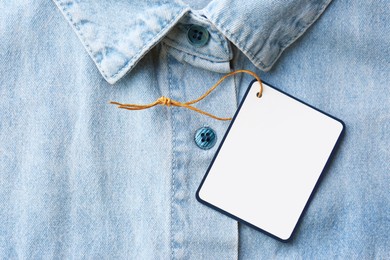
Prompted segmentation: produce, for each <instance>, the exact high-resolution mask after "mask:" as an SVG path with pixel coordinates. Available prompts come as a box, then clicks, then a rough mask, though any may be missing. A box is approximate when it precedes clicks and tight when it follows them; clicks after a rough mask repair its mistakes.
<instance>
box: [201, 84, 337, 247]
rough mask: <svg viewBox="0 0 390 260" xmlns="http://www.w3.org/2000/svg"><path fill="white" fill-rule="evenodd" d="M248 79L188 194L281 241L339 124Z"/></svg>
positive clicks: (325, 157)
mask: <svg viewBox="0 0 390 260" xmlns="http://www.w3.org/2000/svg"><path fill="white" fill-rule="evenodd" d="M263 85H264V90H263V95H262V97H261V98H258V97H257V96H256V93H257V92H258V91H259V83H258V82H257V81H255V82H254V83H253V84H252V85H251V86H250V87H249V88H248V91H247V93H246V95H245V97H244V98H243V101H242V103H241V105H240V108H239V109H238V111H237V113H236V115H235V116H234V119H233V121H232V123H231V125H230V127H229V129H228V131H227V133H226V135H225V137H224V138H223V140H222V142H221V145H220V147H219V148H218V150H217V153H216V155H215V157H214V159H213V161H212V163H211V165H210V167H209V169H208V171H207V173H206V175H205V177H204V179H203V180H202V183H201V184H200V186H199V189H198V191H197V193H196V197H197V199H198V200H199V201H200V202H202V203H204V204H206V205H208V206H211V207H212V208H214V209H216V210H218V211H220V212H222V213H224V214H226V215H228V216H230V217H233V218H234V219H236V220H238V221H241V222H244V223H246V224H249V225H250V226H252V227H254V228H258V229H260V230H261V231H265V232H266V233H268V234H271V235H273V236H275V237H277V238H279V239H281V240H283V241H286V240H288V239H289V238H290V237H291V235H292V233H293V230H294V228H295V226H296V224H297V222H298V220H299V218H300V216H301V213H302V212H303V210H304V208H305V205H306V204H307V202H308V200H309V198H310V196H311V194H312V191H313V189H314V187H315V186H316V183H317V181H318V179H319V177H320V175H321V173H322V171H323V169H324V167H325V165H326V163H327V161H328V159H329V157H330V155H331V153H332V151H333V149H334V147H335V146H336V143H337V141H338V140H339V137H340V135H341V133H342V131H343V128H344V124H343V123H342V122H341V121H340V120H338V119H335V118H333V117H331V116H329V115H326V114H325V113H323V112H320V111H318V110H316V109H314V108H312V107H310V106H309V105H307V104H304V103H303V102H301V101H299V100H297V99H295V98H292V97H291V96H289V95H287V94H285V93H283V92H281V91H279V90H276V89H274V88H272V87H270V86H269V85H267V84H263Z"/></svg>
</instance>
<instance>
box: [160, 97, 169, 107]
mask: <svg viewBox="0 0 390 260" xmlns="http://www.w3.org/2000/svg"><path fill="white" fill-rule="evenodd" d="M157 101H158V102H159V103H160V104H161V105H163V106H167V107H170V106H171V104H172V100H171V99H170V98H169V97H165V96H162V97H160V98H159V99H157Z"/></svg>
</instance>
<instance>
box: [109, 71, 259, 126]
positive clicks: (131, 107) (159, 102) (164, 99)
mask: <svg viewBox="0 0 390 260" xmlns="http://www.w3.org/2000/svg"><path fill="white" fill-rule="evenodd" d="M238 73H246V74H249V75H251V76H253V77H254V78H255V79H256V80H257V81H258V82H259V83H260V90H259V92H258V93H257V97H259V98H260V97H261V95H262V93H263V84H262V82H261V80H260V78H259V77H258V76H257V75H256V73H254V72H253V71H250V70H236V71H233V72H230V73H228V74H226V75H225V76H223V77H222V78H221V79H220V80H218V82H217V83H215V84H214V86H212V87H211V88H210V89H209V90H207V91H206V92H205V93H204V94H203V95H202V96H200V97H199V98H197V99H194V100H192V101H189V102H179V101H176V100H172V99H170V98H168V97H164V96H162V97H160V98H158V99H157V100H156V101H154V102H153V103H150V104H146V105H138V104H122V103H119V102H115V101H110V104H114V105H117V106H118V108H123V109H127V110H142V109H148V108H151V107H154V106H157V105H162V106H167V107H170V106H176V107H184V108H187V109H190V110H193V111H195V112H198V113H200V114H203V115H206V116H209V117H211V118H214V119H217V120H222V121H227V120H231V119H232V118H231V117H218V116H215V115H213V114H210V113H208V112H206V111H203V110H201V109H199V108H196V107H194V106H192V104H195V103H197V102H199V101H201V100H202V99H204V98H205V97H207V96H208V95H209V94H210V93H211V92H212V91H213V90H214V89H216V87H218V86H219V85H220V84H221V83H222V81H224V80H225V79H226V78H228V77H231V76H233V75H235V74H238Z"/></svg>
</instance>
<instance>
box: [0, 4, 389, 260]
mask: <svg viewBox="0 0 390 260" xmlns="http://www.w3.org/2000/svg"><path fill="white" fill-rule="evenodd" d="M329 2H330V1H329V0H317V1H309V0H288V1H287V0H286V1H271V0H264V1H256V0H250V1H239V0H233V1H228V0H222V1H216V0H214V1H212V2H210V3H209V2H208V1H198V2H196V3H190V5H188V4H186V3H183V2H182V1H180V0H177V1H165V2H163V1H152V0H149V1H141V0H138V1H86V0H79V1H73V0H68V1H65V0H54V1H43V0H34V1H32V0H16V1H12V2H7V3H6V2H4V1H3V2H0V10H1V12H0V39H1V40H0V258H2V259H53V258H54V259H63V258H65V259H84V258H86V259H275V258H276V259H333V258H336V259H337V258H339V259H370V258H377V259H386V258H390V253H389V248H390V242H389V241H390V237H389V234H390V214H389V213H390V194H389V190H390V187H389V186H390V185H389V183H390V177H389V174H390V150H389V147H390V136H389V132H390V88H389V82H390V47H389V46H390V44H389V43H390V18H389V17H390V3H389V2H388V1H387V0H379V1H372V2H371V1H363V0H358V1H342V0H335V1H333V3H332V4H330V5H329V7H328V8H327V10H326V11H325V12H324V14H323V16H322V17H321V18H320V19H318V22H316V23H315V24H314V25H313V26H311V27H310V29H309V30H307V31H306V29H308V27H309V26H310V25H312V23H313V22H314V21H315V20H316V19H317V18H318V16H319V15H320V14H321V13H322V12H323V11H324V9H325V7H326V6H327V5H328V4H329ZM56 5H57V6H56ZM64 17H65V19H64ZM67 21H68V22H67ZM69 24H70V26H69ZM191 24H197V25H201V26H204V27H205V28H207V30H208V31H209V32H210V40H209V42H208V43H207V45H205V46H203V47H200V48H199V47H194V46H192V45H191V44H189V42H188V41H187V38H186V37H187V36H186V33H187V29H188V26H189V25H191ZM305 31H306V33H305V35H304V36H303V37H302V38H300V39H299V40H297V41H296V39H297V38H298V37H299V36H301V35H302V34H303V32H305ZM293 42H294V44H292V43H293ZM291 44H292V45H291ZM290 45H291V47H289V48H288V49H287V50H286V51H285V52H284V54H283V55H282V56H281V58H280V59H279V61H278V62H277V63H275V62H276V60H277V59H278V58H279V57H280V55H281V53H282V52H283V51H284V50H285V49H286V48H287V47H288V46H290ZM91 58H92V59H91ZM273 64H275V65H274V66H273V68H272V69H271V67H272V65H273ZM235 69H251V70H254V71H256V72H257V73H259V74H260V76H261V77H262V78H263V79H264V80H266V81H268V82H269V83H271V84H273V85H275V86H277V87H279V88H280V89H282V90H284V91H286V92H288V93H290V94H292V95H294V96H296V97H298V98H300V99H302V100H304V101H306V102H308V103H309V104H312V105H314V106H315V107H317V108H319V109H321V110H324V111H326V112H328V113H330V114H332V115H334V116H336V117H338V118H340V119H342V120H344V122H345V123H346V133H345V137H344V139H343V142H342V143H341V146H340V148H339V150H338V152H337V154H336V156H335V158H334V160H333V161H332V163H331V164H330V167H329V168H328V170H327V171H326V174H325V176H324V179H323V181H322V183H321V185H320V186H319V189H318V191H317V193H316V194H315V196H314V198H313V200H312V202H311V204H310V206H309V208H308V210H307V212H306V214H305V215H304V217H303V219H302V222H301V223H300V225H299V226H298V229H297V233H296V234H295V236H294V237H293V239H292V241H291V242H289V243H281V242H279V241H276V240H274V239H273V238H270V237H268V236H266V235H264V234H262V233H260V232H258V231H255V230H253V229H251V228H249V227H247V226H245V225H242V224H238V223H237V222H236V221H234V220H232V219H230V218H228V217H226V216H224V215H222V214H220V213H218V212H216V211H214V210H212V209H210V208H208V207H206V206H204V205H202V204H200V203H198V202H197V201H196V199H195V191H196V189H197V187H198V186H199V183H200V181H201V179H202V177H203V176H204V174H205V171H206V169H207V167H208V165H209V163H210V161H211V159H212V157H213V155H214V153H215V151H216V149H217V146H218V144H219V142H220V140H221V139H222V136H223V134H224V132H225V130H226V128H227V126H228V125H229V122H221V121H216V120H213V119H211V118H208V117H205V116H203V115H200V114H197V113H194V112H193V111H189V110H186V109H183V108H176V107H171V108H166V107H155V108H152V109H148V110H144V111H126V110H120V109H117V108H116V107H115V106H114V105H111V104H108V101H109V100H115V101H119V102H124V103H140V104H143V103H150V102H153V101H154V100H155V99H156V98H158V97H160V96H162V95H164V96H168V97H170V98H172V99H175V100H179V101H188V100H191V99H194V98H197V97H198V96H200V95H201V94H203V93H204V92H205V91H206V90H207V89H208V88H209V87H210V86H211V85H213V84H214V83H215V82H216V81H217V80H218V79H219V78H220V77H221V76H222V75H223V73H227V72H230V71H232V70H235ZM262 71H268V72H262ZM251 80H252V79H251V78H250V77H249V76H243V75H238V76H237V77H235V78H230V79H228V80H227V81H226V82H224V83H223V84H222V85H221V86H220V87H219V88H218V89H217V90H216V91H215V92H213V93H212V94H211V95H210V96H208V97H207V98H206V99H205V100H204V101H201V102H200V103H199V104H197V106H198V107H199V108H202V109H204V110H206V111H209V112H212V113H214V114H216V115H218V116H232V115H233V114H234V112H235V110H236V108H237V105H238V103H239V101H240V100H241V98H242V96H243V93H244V92H245V90H246V88H247V86H248V84H249V82H250V81H251ZM259 117H261V115H259ZM203 126H209V127H211V128H213V129H214V130H215V132H216V134H217V138H218V140H217V145H216V146H214V147H213V148H212V149H210V150H202V149H200V148H198V147H197V145H196V143H195V142H194V135H195V132H196V130H197V129H199V128H201V127H203ZM281 163H282V162H281Z"/></svg>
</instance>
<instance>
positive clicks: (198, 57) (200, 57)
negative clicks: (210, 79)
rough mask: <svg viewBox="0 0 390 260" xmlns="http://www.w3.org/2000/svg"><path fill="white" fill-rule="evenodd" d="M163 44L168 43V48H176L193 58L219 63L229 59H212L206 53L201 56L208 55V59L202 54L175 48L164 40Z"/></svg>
mask: <svg viewBox="0 0 390 260" xmlns="http://www.w3.org/2000/svg"><path fill="white" fill-rule="evenodd" d="M165 44H166V45H168V46H169V47H170V48H173V49H175V50H178V51H180V52H183V53H184V54H186V55H189V56H192V57H194V58H196V59H200V60H205V61H207V62H212V63H221V62H228V61H229V60H222V59H221V60H212V59H211V58H212V56H211V57H210V56H208V55H202V56H205V57H209V58H210V59H207V58H205V57H202V56H200V55H199V56H197V55H196V54H193V53H190V52H187V51H185V50H182V49H179V48H176V47H174V46H172V45H170V44H169V43H167V42H165Z"/></svg>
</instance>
